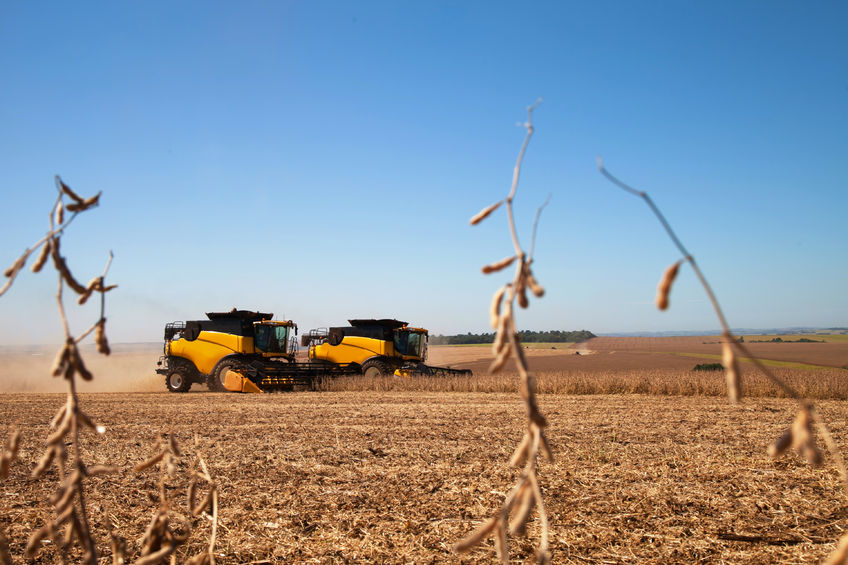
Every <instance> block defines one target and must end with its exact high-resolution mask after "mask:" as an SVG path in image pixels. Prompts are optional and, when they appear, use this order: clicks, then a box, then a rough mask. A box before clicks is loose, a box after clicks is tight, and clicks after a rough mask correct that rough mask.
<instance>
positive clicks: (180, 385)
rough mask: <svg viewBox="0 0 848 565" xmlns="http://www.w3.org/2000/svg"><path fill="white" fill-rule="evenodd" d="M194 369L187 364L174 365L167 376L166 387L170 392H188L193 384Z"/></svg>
mask: <svg viewBox="0 0 848 565" xmlns="http://www.w3.org/2000/svg"><path fill="white" fill-rule="evenodd" d="M193 369H194V367H189V366H188V364H186V363H174V365H173V366H172V367H171V369H170V370H169V371H168V373H167V374H166V375H165V386H166V387H168V390H169V391H170V392H188V391H189V389H190V388H191V383H192V382H193V379H192V376H193V372H194V371H193Z"/></svg>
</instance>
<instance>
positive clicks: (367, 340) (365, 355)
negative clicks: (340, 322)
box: [309, 326, 427, 365]
mask: <svg viewBox="0 0 848 565" xmlns="http://www.w3.org/2000/svg"><path fill="white" fill-rule="evenodd" d="M395 332H406V333H409V334H415V335H418V336H420V337H419V338H418V339H420V340H422V341H424V340H426V336H427V330H425V329H423V328H412V327H409V326H403V327H402V328H399V329H397V330H395ZM419 350H420V355H404V354H402V353H399V352H398V351H396V348H395V344H394V341H390V340H388V339H379V338H374V337H361V336H348V335H346V336H344V337H343V338H342V340H341V343H339V344H337V345H332V344H331V343H329V342H327V341H324V342H323V343H317V344H314V345H311V346H310V347H309V359H311V360H320V361H327V362H330V363H337V364H342V363H356V364H358V365H362V364H363V363H365V362H366V361H368V360H369V359H373V358H375V357H380V358H387V359H392V360H396V361H399V362H400V361H403V362H407V361H412V362H423V361H424V359H425V357H426V347H425V346H424V345H423V344H422V345H421V346H420V347H419Z"/></svg>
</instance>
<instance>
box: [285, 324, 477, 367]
mask: <svg viewBox="0 0 848 565" xmlns="http://www.w3.org/2000/svg"><path fill="white" fill-rule="evenodd" d="M348 322H349V323H350V326H345V327H335V328H324V329H319V330H312V331H310V332H309V333H308V334H306V335H304V336H302V337H301V345H302V346H304V347H309V360H310V361H312V362H321V363H328V364H331V365H333V366H352V367H357V368H359V370H361V372H362V374H364V375H366V376H369V377H380V376H388V375H395V376H399V377H409V376H414V375H442V376H447V375H470V374H471V371H469V370H467V369H451V368H449V367H431V366H429V365H425V364H424V360H425V359H426V358H427V330H425V329H423V328H413V327H411V326H409V325H408V324H407V323H406V322H401V321H399V320H390V319H382V320H375V319H367V320H348Z"/></svg>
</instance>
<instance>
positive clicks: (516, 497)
mask: <svg viewBox="0 0 848 565" xmlns="http://www.w3.org/2000/svg"><path fill="white" fill-rule="evenodd" d="M540 102H541V99H540V100H538V101H537V102H536V103H535V104H533V105H532V106H529V107H528V108H527V122H525V123H524V127H525V128H526V129H527V134H526V136H525V137H524V143H523V144H522V145H521V150H520V151H519V153H518V160H517V161H516V163H515V170H514V172H513V176H512V187H511V189H510V191H509V194H508V195H507V197H506V198H505V199H504V200H499V201H498V202H495V203H494V204H492V205H490V206H488V207H486V208H484V209H483V210H481V211H480V212H479V213H478V214H477V215H476V216H474V217H473V218H471V225H476V224H478V223H480V222H481V221H483V220H484V219H485V218H486V217H488V216H489V215H490V214H491V213H492V212H494V211H495V210H497V209H498V208H499V207H500V206H501V205H502V204H505V205H506V209H507V220H508V225H509V233H510V235H511V237H512V243H513V248H514V249H513V251H514V253H513V254H512V255H510V256H508V257H505V258H504V259H501V260H500V261H496V262H494V263H492V264H489V265H486V266H484V267H483V273H484V274H490V273H496V272H498V271H501V270H502V269H505V268H507V267H509V266H510V265H512V264H515V266H516V267H515V275H514V276H513V279H512V282H509V283H506V284H505V285H503V286H502V287H501V288H499V289H498V290H497V291H496V292H495V294H494V296H493V297H492V305H491V310H490V323H491V325H492V327H493V328H495V329H496V330H497V333H496V335H495V341H494V343H493V344H492V354H493V355H494V356H495V360H494V361H493V362H492V365H491V366H490V368H489V371H490V372H491V373H496V372H498V371H500V370H501V369H502V368H503V366H504V365H505V364H506V362H507V361H508V360H509V359H510V358H513V359H515V366H516V368H517V369H518V374H519V376H520V378H521V386H520V389H519V390H520V394H521V398H522V400H523V401H524V405H525V407H526V409H527V427H526V429H525V431H524V437H523V439H522V440H521V443H520V444H519V445H518V447H517V448H516V449H515V452H514V453H513V455H512V458H511V459H510V465H512V466H513V467H518V466H520V465H522V464H524V468H523V470H522V472H521V476H520V477H519V479H518V483H517V484H516V485H515V486H514V487H513V488H512V490H511V491H510V493H509V494H508V495H507V497H506V499H505V500H504V503H503V505H502V506H501V509H500V511H498V512H497V513H495V514H494V515H493V516H492V517H491V518H489V520H487V521H486V522H484V523H483V524H482V525H481V526H480V527H478V528H477V529H476V530H475V531H474V532H472V533H471V535H469V536H468V537H467V538H465V539H464V540H462V541H461V542H459V543H458V544H457V545H456V550H457V551H460V552H462V551H467V550H469V549H471V548H472V547H474V546H476V545H478V544H480V543H482V542H483V540H485V539H487V538H489V537H492V536H494V538H495V545H496V547H497V551H498V557H499V559H500V560H501V562H502V563H508V562H509V548H508V546H507V537H508V535H516V534H524V532H525V531H526V528H527V522H528V521H529V520H530V517H531V515H532V513H533V510H534V509H535V510H536V514H537V516H538V518H539V524H540V528H541V532H540V534H539V537H540V539H539V544H538V546H537V547H536V561H537V562H538V563H548V562H549V561H550V553H549V552H548V515H547V512H546V511H545V504H544V501H543V499H542V489H541V487H540V486H539V478H538V469H537V461H538V457H539V455H540V454H541V455H543V456H544V457H545V458H546V459H547V460H548V461H550V462H553V454H552V453H551V449H550V446H549V445H548V440H547V438H546V436H545V427H546V426H547V421H546V420H545V417H544V416H543V415H542V413H541V412H540V411H539V406H538V403H537V401H536V382H535V378H534V377H533V375H532V374H530V372H529V367H528V365H527V359H526V358H525V357H524V351H523V349H522V346H521V338H520V336H519V335H518V330H517V326H516V323H515V314H514V312H515V308H514V305H515V303H516V302H518V305H519V306H521V307H522V308H527V306H528V304H529V301H528V299H527V291H528V290H529V291H530V292H532V293H533V295H534V296H536V297H537V298H541V297H542V296H543V295H544V294H545V290H544V288H542V286H541V285H539V283H538V282H537V281H536V278H535V277H534V276H533V272H532V270H531V265H532V264H533V247H534V244H535V239H536V228H537V226H538V223H539V215H540V214H541V212H542V209H543V208H544V207H545V205H546V204H547V201H546V202H545V203H544V204H542V206H541V207H540V208H539V209H538V211H537V212H536V219H535V221H534V223H533V236H532V239H531V244H530V249H529V252H525V251H524V249H523V248H522V247H521V244H520V243H519V240H518V232H517V231H516V228H515V217H514V215H513V207H512V202H513V199H514V198H515V193H516V190H517V189H518V177H519V175H520V173H521V163H522V161H523V160H524V153H525V151H526V150H527V145H528V144H529V143H530V138H531V137H532V136H533V110H535V109H536V107H537V106H538V105H539V103H540ZM510 516H512V520H510Z"/></svg>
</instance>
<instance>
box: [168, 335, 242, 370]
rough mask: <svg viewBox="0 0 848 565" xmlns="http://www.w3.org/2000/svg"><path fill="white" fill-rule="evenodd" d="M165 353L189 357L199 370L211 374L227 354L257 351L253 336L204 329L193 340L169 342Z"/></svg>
mask: <svg viewBox="0 0 848 565" xmlns="http://www.w3.org/2000/svg"><path fill="white" fill-rule="evenodd" d="M165 353H166V354H167V355H173V356H175V357H183V358H185V359H188V360H189V361H191V362H192V363H194V365H195V367H197V370H198V371H200V372H201V373H206V374H209V373H211V372H212V369H214V368H215V365H216V364H217V363H218V361H220V360H221V359H223V358H224V357H226V356H227V355H233V354H236V353H238V354H253V353H255V351H254V347H253V338H252V337H246V336H241V335H233V334H227V333H221V332H207V331H203V332H200V334H199V335H198V336H197V339H195V340H193V341H188V340H186V339H184V338H182V339H178V340H175V341H171V342H169V343H168V346H167V348H166V351H165Z"/></svg>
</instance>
